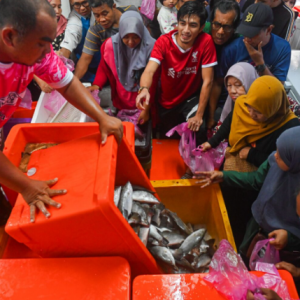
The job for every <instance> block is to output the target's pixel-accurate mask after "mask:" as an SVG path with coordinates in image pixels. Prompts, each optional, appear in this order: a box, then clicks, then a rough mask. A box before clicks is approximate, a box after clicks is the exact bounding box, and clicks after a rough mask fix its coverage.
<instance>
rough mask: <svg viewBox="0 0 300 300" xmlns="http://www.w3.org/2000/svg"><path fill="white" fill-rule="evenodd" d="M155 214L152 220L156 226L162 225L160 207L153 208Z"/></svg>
mask: <svg viewBox="0 0 300 300" xmlns="http://www.w3.org/2000/svg"><path fill="white" fill-rule="evenodd" d="M153 211H154V215H153V217H152V222H153V224H155V225H156V226H160V209H158V208H153Z"/></svg>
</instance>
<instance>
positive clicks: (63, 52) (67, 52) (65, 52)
mask: <svg viewBox="0 0 300 300" xmlns="http://www.w3.org/2000/svg"><path fill="white" fill-rule="evenodd" d="M58 54H59V55H62V56H64V57H66V58H70V56H71V51H70V50H68V49H66V48H61V49H60V50H59V52H58Z"/></svg>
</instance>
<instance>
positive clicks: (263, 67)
mask: <svg viewBox="0 0 300 300" xmlns="http://www.w3.org/2000/svg"><path fill="white" fill-rule="evenodd" d="M266 67H267V66H266V65H265V64H262V65H257V66H256V67H255V70H256V72H257V73H262V72H263V71H264V70H265V69H266Z"/></svg>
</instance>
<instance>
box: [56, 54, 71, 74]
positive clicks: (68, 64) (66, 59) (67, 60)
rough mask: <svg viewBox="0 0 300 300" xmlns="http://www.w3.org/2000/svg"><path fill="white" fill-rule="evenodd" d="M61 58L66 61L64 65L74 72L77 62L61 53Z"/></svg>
mask: <svg viewBox="0 0 300 300" xmlns="http://www.w3.org/2000/svg"><path fill="white" fill-rule="evenodd" d="M59 58H60V59H61V60H62V62H63V63H64V65H65V66H66V67H67V68H68V69H69V70H70V71H71V72H73V71H74V69H75V63H74V61H73V60H71V59H68V58H66V57H64V56H63V55H59Z"/></svg>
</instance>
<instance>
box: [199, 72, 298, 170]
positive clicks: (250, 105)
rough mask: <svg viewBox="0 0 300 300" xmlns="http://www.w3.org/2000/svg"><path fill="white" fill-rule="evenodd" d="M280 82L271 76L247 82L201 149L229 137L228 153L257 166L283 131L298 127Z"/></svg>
mask: <svg viewBox="0 0 300 300" xmlns="http://www.w3.org/2000/svg"><path fill="white" fill-rule="evenodd" d="M299 124H300V123H299V121H298V119H297V117H296V116H295V114H294V113H293V112H292V111H291V110H290V109H289V102H288V99H287V95H286V92H285V90H284V87H283V85H282V84H281V82H280V81H278V79H276V78H275V77H273V76H262V77H259V78H258V79H256V80H255V81H254V82H253V84H252V85H251V87H250V89H249V91H248V94H247V95H244V96H240V97H238V99H237V100H236V102H235V106H234V110H233V112H232V113H230V114H229V115H228V116H227V117H226V118H225V120H224V123H223V124H222V125H221V127H220V129H219V130H218V132H217V133H216V134H215V135H214V136H213V137H212V138H211V139H210V140H208V142H206V143H204V144H202V147H203V149H204V150H208V149H210V148H211V147H216V146H217V145H219V143H220V142H221V141H222V140H223V139H229V144H230V146H231V149H230V153H237V152H238V153H239V157H240V158H241V159H245V160H247V161H248V162H249V163H252V164H253V165H255V166H256V167H259V166H260V165H261V164H262V163H263V162H264V161H265V160H266V159H267V158H268V156H269V155H270V154H271V153H272V152H273V151H274V150H275V149H276V140H277V138H278V137H279V136H280V134H281V133H282V132H284V131H285V130H287V129H289V128H291V127H295V126H299Z"/></svg>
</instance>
